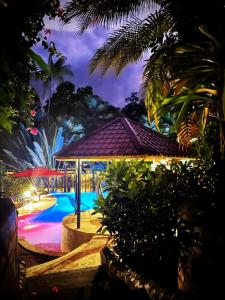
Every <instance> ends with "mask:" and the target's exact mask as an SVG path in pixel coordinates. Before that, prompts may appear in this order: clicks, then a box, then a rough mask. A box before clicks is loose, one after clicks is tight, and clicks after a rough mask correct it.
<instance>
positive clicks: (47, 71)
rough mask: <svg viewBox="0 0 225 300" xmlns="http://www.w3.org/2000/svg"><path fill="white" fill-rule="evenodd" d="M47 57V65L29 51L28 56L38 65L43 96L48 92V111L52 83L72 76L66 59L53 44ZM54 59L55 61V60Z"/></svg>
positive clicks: (38, 56)
mask: <svg viewBox="0 0 225 300" xmlns="http://www.w3.org/2000/svg"><path fill="white" fill-rule="evenodd" d="M48 51H49V56H48V63H46V62H45V61H44V60H43V59H42V57H41V56H40V55H38V54H37V53H35V52H34V51H33V50H30V56H31V58H32V59H33V60H34V61H35V63H36V64H37V65H38V67H39V69H40V72H41V76H40V77H41V79H42V80H43V86H44V91H43V96H44V95H45V94H46V93H47V92H48V93H49V95H48V97H49V99H48V109H47V112H48V114H49V111H50V99H51V96H52V90H53V83H61V82H63V81H64V76H73V72H72V71H71V70H70V66H69V65H66V64H65V62H66V57H65V56H64V55H63V54H61V53H60V52H59V51H58V50H57V49H56V47H55V44H54V43H53V42H51V43H50V46H49V48H48ZM55 58H56V60H55Z"/></svg>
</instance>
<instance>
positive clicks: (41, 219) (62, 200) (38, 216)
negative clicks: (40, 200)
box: [18, 192, 97, 252]
mask: <svg viewBox="0 0 225 300" xmlns="http://www.w3.org/2000/svg"><path fill="white" fill-rule="evenodd" d="M51 195H52V196H53V197H55V198H56V202H55V204H54V205H53V206H51V207H50V208H47V209H45V210H43V211H40V212H33V213H31V214H29V215H26V216H21V217H19V218H18V219H19V220H18V221H19V222H18V235H19V237H21V238H24V239H25V240H27V241H28V242H29V243H30V244H32V245H34V246H37V247H41V248H43V249H44V248H45V249H46V250H48V249H50V250H52V251H56V252H57V251H60V244H61V234H62V224H61V223H62V220H63V218H64V217H65V216H66V215H69V214H71V213H75V194H74V193H51ZM96 198H97V194H96V193H95V192H83V193H81V211H86V210H89V209H93V207H94V204H95V199H96ZM46 247H47V248H46Z"/></svg>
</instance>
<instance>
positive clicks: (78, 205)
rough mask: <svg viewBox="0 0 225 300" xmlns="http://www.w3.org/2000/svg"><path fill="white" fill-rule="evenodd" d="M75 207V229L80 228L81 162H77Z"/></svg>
mask: <svg viewBox="0 0 225 300" xmlns="http://www.w3.org/2000/svg"><path fill="white" fill-rule="evenodd" d="M76 177H77V178H76V179H77V180H76V206H77V229H79V228H80V203H81V199H80V198H81V194H80V190H81V162H80V160H79V159H78V160H77V176H76Z"/></svg>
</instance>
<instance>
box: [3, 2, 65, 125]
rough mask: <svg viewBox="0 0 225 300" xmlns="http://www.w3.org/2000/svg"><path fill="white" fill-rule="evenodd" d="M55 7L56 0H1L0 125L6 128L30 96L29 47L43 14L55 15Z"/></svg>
mask: <svg viewBox="0 0 225 300" xmlns="http://www.w3.org/2000/svg"><path fill="white" fill-rule="evenodd" d="M58 8H59V1H58V0H51V1H46V0H39V1H34V2H27V1H25V0H22V1H19V2H18V1H8V0H5V1H1V3H0V25H1V26H0V28H1V29H0V31H1V38H2V41H3V42H2V43H1V46H0V126H1V127H3V128H5V129H7V130H8V131H11V129H12V126H13V124H14V123H13V121H14V119H15V117H16V116H17V114H16V112H18V111H19V110H21V109H23V107H24V105H25V106H26V103H27V102H30V101H31V98H32V97H30V95H29V89H30V84H29V83H30V82H29V81H30V74H31V72H32V70H33V68H34V66H33V64H32V62H31V59H30V56H29V53H30V48H31V47H32V46H33V45H34V44H35V43H37V42H38V39H39V37H38V32H39V31H41V29H42V28H43V26H44V23H43V17H44V16H45V15H48V16H50V17H53V18H54V17H55V16H56V15H57V11H58ZM12 20H13V26H12V24H11V23H12ZM21 70H23V71H22V72H21Z"/></svg>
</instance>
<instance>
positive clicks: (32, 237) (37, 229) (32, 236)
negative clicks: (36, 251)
mask: <svg viewBox="0 0 225 300" xmlns="http://www.w3.org/2000/svg"><path fill="white" fill-rule="evenodd" d="M35 215H36V213H33V214H29V215H26V216H19V217H18V237H19V238H21V239H25V240H26V241H27V242H29V243H30V244H31V245H33V246H36V247H39V248H41V249H43V250H46V251H52V252H61V233H62V222H38V223H37V224H34V223H33V222H32V223H31V221H30V218H32V217H34V216H35Z"/></svg>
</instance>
